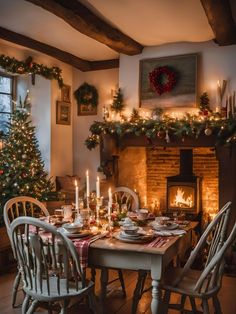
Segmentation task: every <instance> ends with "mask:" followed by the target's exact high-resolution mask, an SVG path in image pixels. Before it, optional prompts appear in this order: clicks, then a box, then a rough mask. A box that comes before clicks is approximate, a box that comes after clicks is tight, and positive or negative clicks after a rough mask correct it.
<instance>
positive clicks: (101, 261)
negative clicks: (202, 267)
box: [88, 222, 198, 314]
mask: <svg viewBox="0 0 236 314" xmlns="http://www.w3.org/2000/svg"><path fill="white" fill-rule="evenodd" d="M197 224H198V223H197V222H190V223H189V224H188V225H187V226H186V227H185V230H186V234H184V235H181V236H173V237H170V238H169V239H168V241H167V242H166V243H165V244H164V245H163V246H161V247H151V246H148V245H147V244H143V243H141V244H140V243H137V244H136V243H126V242H123V241H120V240H118V239H117V238H115V237H112V236H111V237H108V238H102V239H99V240H97V241H95V242H93V243H91V245H90V248H89V255H88V264H89V267H92V268H101V269H102V270H107V269H108V268H114V269H115V268H117V269H127V270H134V271H140V270H143V271H150V274H151V279H152V302H151V312H152V313H153V314H157V313H158V314H160V313H161V289H160V283H161V280H162V278H163V273H164V270H165V268H166V267H167V265H168V264H169V263H170V262H171V261H172V260H173V259H174V258H175V257H181V256H183V255H184V253H185V252H186V250H187V249H188V248H190V247H191V245H192V231H193V230H194V228H196V226H197ZM101 283H102V286H104V285H105V287H106V284H107V271H102V272H101ZM104 293H105V292H104V291H102V294H103V295H102V297H101V298H102V300H103V299H104Z"/></svg>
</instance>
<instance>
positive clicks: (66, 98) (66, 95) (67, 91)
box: [61, 85, 71, 102]
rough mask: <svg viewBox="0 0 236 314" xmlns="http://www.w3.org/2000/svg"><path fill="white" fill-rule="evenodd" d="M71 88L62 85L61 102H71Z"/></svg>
mask: <svg viewBox="0 0 236 314" xmlns="http://www.w3.org/2000/svg"><path fill="white" fill-rule="evenodd" d="M70 95H71V87H70V86H69V85H63V86H62V88H61V101H63V102H71V96H70Z"/></svg>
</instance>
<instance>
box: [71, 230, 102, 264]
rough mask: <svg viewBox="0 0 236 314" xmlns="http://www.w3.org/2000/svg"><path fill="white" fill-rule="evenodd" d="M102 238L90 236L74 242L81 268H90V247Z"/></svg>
mask: <svg viewBox="0 0 236 314" xmlns="http://www.w3.org/2000/svg"><path fill="white" fill-rule="evenodd" d="M101 237H102V236H101V235H97V236H92V237H91V236H90V237H87V238H83V239H75V240H73V243H74V245H75V247H76V249H77V250H78V253H79V257H80V264H81V267H83V268H85V267H87V266H88V250H89V245H90V244H91V243H92V242H94V241H96V240H98V239H99V238H101Z"/></svg>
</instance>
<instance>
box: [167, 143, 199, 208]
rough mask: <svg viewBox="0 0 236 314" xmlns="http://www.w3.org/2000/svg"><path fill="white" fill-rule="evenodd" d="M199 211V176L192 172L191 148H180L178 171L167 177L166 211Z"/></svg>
mask: <svg viewBox="0 0 236 314" xmlns="http://www.w3.org/2000/svg"><path fill="white" fill-rule="evenodd" d="M176 210H180V211H186V212H188V213H195V214H197V213H198V212H199V211H200V178H199V177H197V176H195V175H194V174H193V152H192V149H181V150H180V173H179V175H176V176H171V177H167V211H171V212H172V211H176Z"/></svg>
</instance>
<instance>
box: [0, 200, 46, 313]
mask: <svg viewBox="0 0 236 314" xmlns="http://www.w3.org/2000/svg"><path fill="white" fill-rule="evenodd" d="M36 215H37V216H40V215H41V216H49V212H48V210H47V208H46V207H45V206H44V204H43V203H41V202H40V201H38V200H36V199H35V198H33V197H29V196H17V197H14V198H11V199H10V200H9V201H7V202H6V204H5V205H4V209H3V217H4V223H5V225H6V228H7V233H8V236H9V239H10V242H11V245H12V239H11V235H10V225H11V223H12V222H13V221H14V219H15V218H18V217H21V216H29V217H34V216H36ZM12 250H13V254H14V257H15V258H16V254H15V251H14V247H13V245H12ZM20 282H21V273H20V272H19V271H18V273H17V275H16V278H15V280H14V284H13V291H12V307H15V306H16V297H17V292H18V289H19V286H20Z"/></svg>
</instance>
